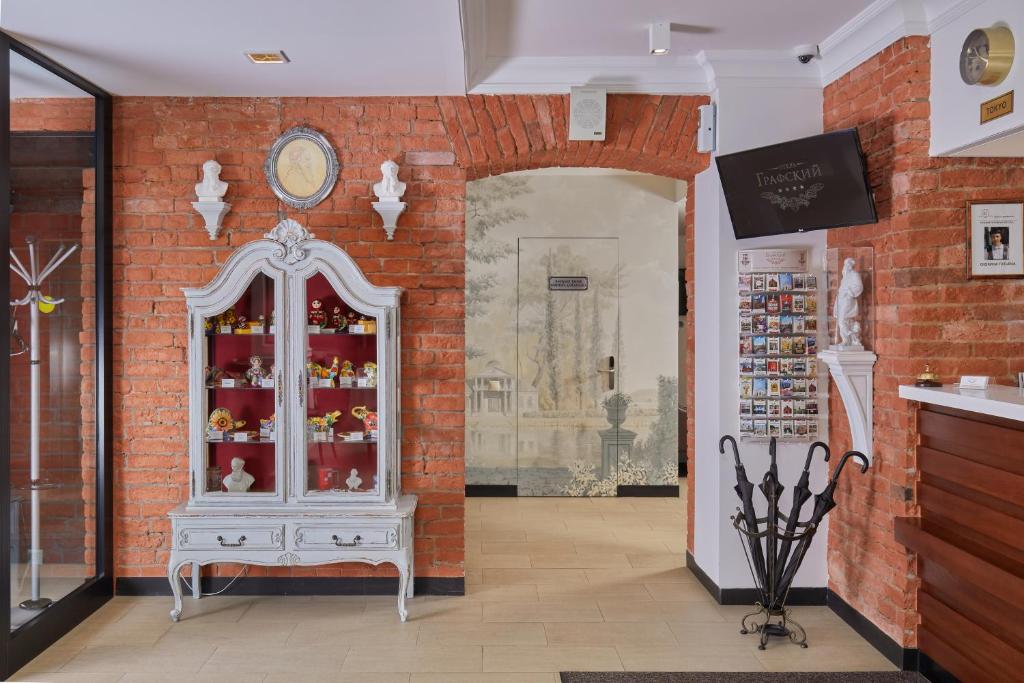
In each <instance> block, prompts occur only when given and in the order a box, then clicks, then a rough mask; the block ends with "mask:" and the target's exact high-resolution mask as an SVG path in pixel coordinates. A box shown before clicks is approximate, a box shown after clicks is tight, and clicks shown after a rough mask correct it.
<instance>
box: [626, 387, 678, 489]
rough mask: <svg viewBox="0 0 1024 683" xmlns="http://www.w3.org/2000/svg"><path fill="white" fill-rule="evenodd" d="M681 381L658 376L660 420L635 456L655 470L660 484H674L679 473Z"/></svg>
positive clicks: (654, 474) (637, 448)
mask: <svg viewBox="0 0 1024 683" xmlns="http://www.w3.org/2000/svg"><path fill="white" fill-rule="evenodd" d="M678 410H679V380H678V379H677V378H675V377H666V376H664V375H658V419H657V420H656V421H655V423H654V424H653V425H651V431H650V433H649V434H648V436H647V438H646V439H645V440H644V442H643V443H642V444H640V445H639V446H637V447H636V448H635V449H634V454H633V456H634V459H638V460H640V459H642V460H644V461H646V464H647V465H648V466H649V467H650V468H651V469H652V470H656V471H653V472H651V474H652V475H653V477H654V478H655V479H657V480H658V481H657V483H666V484H674V483H675V482H676V478H677V476H678V472H677V467H678V465H677V464H676V462H677V461H676V457H675V451H676V448H677V447H678V441H677V439H678V435H679V415H678Z"/></svg>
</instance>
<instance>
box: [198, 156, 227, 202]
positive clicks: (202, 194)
mask: <svg viewBox="0 0 1024 683" xmlns="http://www.w3.org/2000/svg"><path fill="white" fill-rule="evenodd" d="M220 169H221V166H220V164H218V163H217V162H216V161H214V160H213V159H210V160H209V161H207V162H205V163H204V164H203V182H201V183H197V184H196V196H197V197H198V198H199V201H201V202H219V201H221V200H222V199H223V198H224V194H225V193H226V192H227V191H228V184H227V183H226V182H224V181H223V180H221V179H220Z"/></svg>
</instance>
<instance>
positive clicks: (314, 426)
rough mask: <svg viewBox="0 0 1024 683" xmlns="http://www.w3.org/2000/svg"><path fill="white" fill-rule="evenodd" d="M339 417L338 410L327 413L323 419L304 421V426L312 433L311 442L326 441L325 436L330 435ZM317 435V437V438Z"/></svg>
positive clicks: (312, 418)
mask: <svg viewBox="0 0 1024 683" xmlns="http://www.w3.org/2000/svg"><path fill="white" fill-rule="evenodd" d="M340 416H341V411H340V410H335V411H333V412H330V413H327V414H326V415H324V416H323V417H311V418H308V419H307V420H306V424H308V425H309V428H310V429H311V430H312V432H313V441H327V440H328V437H327V435H328V434H330V432H331V428H332V427H334V423H335V422H337V421H338V418H339V417H340ZM318 435H319V436H318Z"/></svg>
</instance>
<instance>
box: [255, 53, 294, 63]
mask: <svg viewBox="0 0 1024 683" xmlns="http://www.w3.org/2000/svg"><path fill="white" fill-rule="evenodd" d="M245 56H246V57H248V58H249V61H250V62H252V63H253V64H287V63H288V62H290V61H291V60H290V59H288V55H286V54H285V53H284V52H283V51H281V50H278V51H277V52H246V53H245Z"/></svg>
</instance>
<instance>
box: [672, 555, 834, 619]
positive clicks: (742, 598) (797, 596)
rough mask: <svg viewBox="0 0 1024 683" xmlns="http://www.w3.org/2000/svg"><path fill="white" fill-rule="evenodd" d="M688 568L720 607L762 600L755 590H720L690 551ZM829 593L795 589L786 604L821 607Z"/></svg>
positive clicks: (791, 591) (823, 590)
mask: <svg viewBox="0 0 1024 683" xmlns="http://www.w3.org/2000/svg"><path fill="white" fill-rule="evenodd" d="M686 567H687V568H688V569H689V570H690V571H691V572H692V573H693V575H694V576H695V577H697V581H699V582H700V585H702V586H704V589H705V590H707V592H708V593H710V594H711V597H713V598H714V599H715V602H717V603H718V604H719V605H753V604H754V603H755V602H758V601H759V600H760V599H761V596H760V594H759V593H758V592H757V590H755V589H753V588H720V587H719V586H718V584H716V583H715V582H714V581H712V580H711V577H709V576H708V575H707V574H706V573H704V570H703V569H701V568H700V565H698V564H697V561H696V560H694V559H693V555H692V554H691V553H690V552H689V551H687V553H686ZM827 592H828V591H827V589H825V588H799V587H798V588H793V589H791V590H790V591H789V596H788V597H787V599H786V604H787V605H790V606H792V607H808V606H811V607H819V606H822V605H824V604H825V599H826V595H827Z"/></svg>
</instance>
